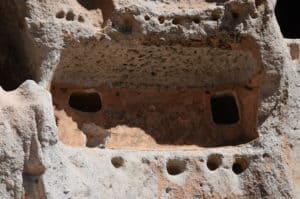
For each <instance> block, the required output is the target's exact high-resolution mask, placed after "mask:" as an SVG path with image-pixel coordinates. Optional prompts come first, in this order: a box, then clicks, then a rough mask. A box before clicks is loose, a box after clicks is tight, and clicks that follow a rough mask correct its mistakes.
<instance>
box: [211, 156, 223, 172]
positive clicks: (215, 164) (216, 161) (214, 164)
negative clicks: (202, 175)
mask: <svg viewBox="0 0 300 199" xmlns="http://www.w3.org/2000/svg"><path fill="white" fill-rule="evenodd" d="M222 160H223V155H221V154H211V155H209V156H208V158H207V168H208V169H209V170H211V171H214V170H216V169H218V168H219V167H220V166H221V165H222Z"/></svg>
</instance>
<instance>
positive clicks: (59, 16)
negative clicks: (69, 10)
mask: <svg viewBox="0 0 300 199" xmlns="http://www.w3.org/2000/svg"><path fill="white" fill-rule="evenodd" d="M56 18H58V19H62V18H65V12H64V11H63V10H61V11H59V12H57V13H56Z"/></svg>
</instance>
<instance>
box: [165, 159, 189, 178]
mask: <svg viewBox="0 0 300 199" xmlns="http://www.w3.org/2000/svg"><path fill="white" fill-rule="evenodd" d="M185 170H186V162H185V161H184V160H178V159H171V160H168V162H167V171H168V173H169V174H170V175H179V174H181V173H183V172H184V171H185Z"/></svg>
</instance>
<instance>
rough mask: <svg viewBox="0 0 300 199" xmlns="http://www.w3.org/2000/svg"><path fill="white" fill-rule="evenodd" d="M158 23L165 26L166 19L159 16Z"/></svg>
mask: <svg viewBox="0 0 300 199" xmlns="http://www.w3.org/2000/svg"><path fill="white" fill-rule="evenodd" d="M158 21H159V23H160V24H163V23H164V22H165V18H164V17H163V16H159V17H158Z"/></svg>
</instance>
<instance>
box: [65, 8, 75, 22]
mask: <svg viewBox="0 0 300 199" xmlns="http://www.w3.org/2000/svg"><path fill="white" fill-rule="evenodd" d="M74 18H75V14H74V13H73V11H72V10H69V11H68V13H67V16H66V19H67V20H68V21H74Z"/></svg>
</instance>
